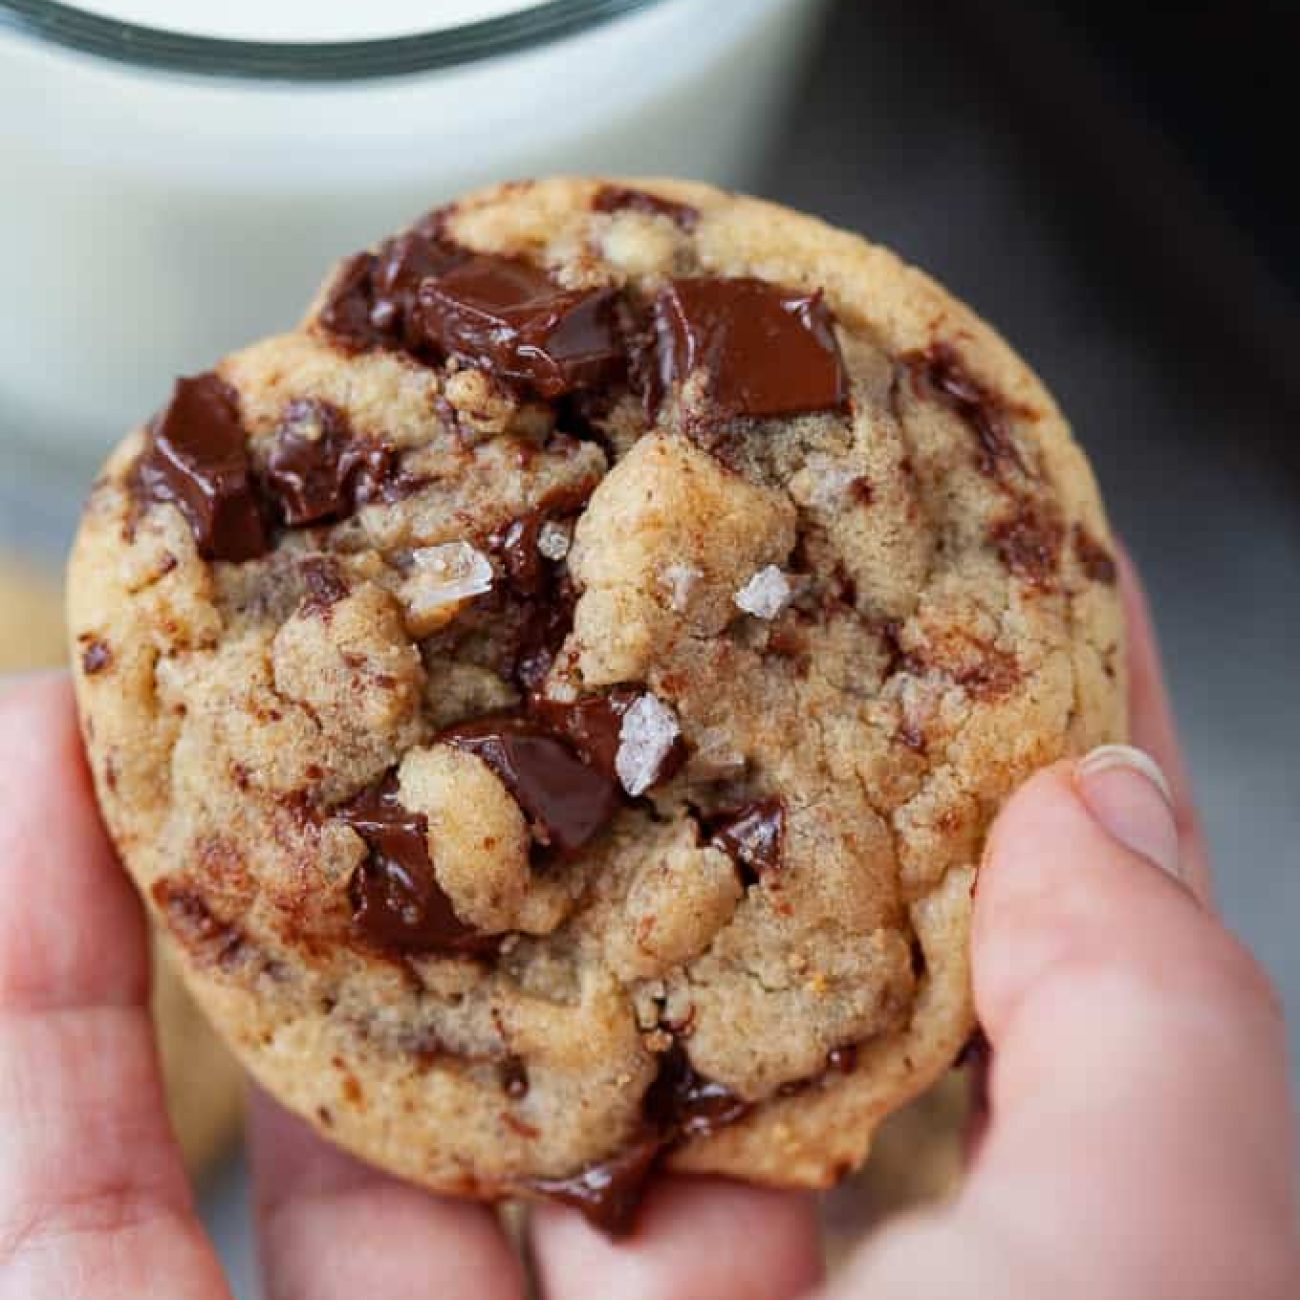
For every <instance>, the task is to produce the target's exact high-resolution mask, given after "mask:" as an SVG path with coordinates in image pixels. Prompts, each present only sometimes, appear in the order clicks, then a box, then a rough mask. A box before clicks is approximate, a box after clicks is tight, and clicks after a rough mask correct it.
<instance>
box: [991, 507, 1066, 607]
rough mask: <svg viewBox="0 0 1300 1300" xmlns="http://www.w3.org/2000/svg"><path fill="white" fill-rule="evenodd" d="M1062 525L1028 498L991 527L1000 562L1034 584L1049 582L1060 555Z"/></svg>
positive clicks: (1042, 585) (1047, 583)
mask: <svg viewBox="0 0 1300 1300" xmlns="http://www.w3.org/2000/svg"><path fill="white" fill-rule="evenodd" d="M1061 534H1062V528H1061V524H1060V522H1059V521H1058V520H1056V519H1054V518H1051V517H1049V516H1048V515H1046V514H1044V513H1043V511H1042V510H1040V509H1039V508H1038V507H1037V506H1035V505H1033V504H1032V503H1029V502H1023V503H1021V505H1020V507H1019V508H1018V509H1017V510H1016V513H1015V514H1013V515H1011V516H1010V517H1009V518H1007V519H1004V520H1002V521H1001V522H999V523H997V524H995V525H994V526H993V528H992V529H991V530H990V535H991V537H992V540H993V544H994V546H995V547H996V548H997V552H998V555H999V557H1000V558H1001V560H1002V563H1003V564H1005V565H1006V566H1007V568H1008V569H1010V570H1011V572H1012V573H1014V574H1015V575H1016V576H1017V577H1019V578H1021V579H1022V580H1023V581H1025V582H1027V583H1030V584H1031V585H1032V586H1035V587H1047V586H1048V585H1050V583H1051V580H1052V578H1053V576H1054V575H1055V573H1056V570H1057V566H1058V565H1059V563H1060V559H1061V541H1062V537H1061Z"/></svg>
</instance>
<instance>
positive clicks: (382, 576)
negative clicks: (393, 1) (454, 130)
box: [69, 180, 1124, 1230]
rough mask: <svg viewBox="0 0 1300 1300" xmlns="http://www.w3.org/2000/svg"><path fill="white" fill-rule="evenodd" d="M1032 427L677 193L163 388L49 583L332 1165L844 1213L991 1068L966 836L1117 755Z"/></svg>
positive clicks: (548, 185)
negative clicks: (877, 1151)
mask: <svg viewBox="0 0 1300 1300" xmlns="http://www.w3.org/2000/svg"><path fill="white" fill-rule="evenodd" d="M1110 546H1111V543H1110V539H1109V534H1108V530H1107V526H1106V521H1105V518H1104V515H1103V513H1102V509H1101V506H1100V503H1099V501H1098V497H1097V492H1096V488H1095V486H1094V484H1093V480H1092V476H1091V474H1090V472H1089V469H1088V466H1087V464H1086V462H1085V460H1084V458H1083V456H1082V454H1081V453H1080V451H1079V450H1078V448H1077V447H1076V446H1075V445H1074V443H1073V442H1072V441H1071V439H1070V435H1069V432H1068V430H1067V427H1066V425H1065V423H1064V421H1063V420H1062V418H1061V416H1060V414H1059V412H1058V411H1057V409H1056V407H1055V406H1054V404H1053V403H1052V400H1051V398H1050V397H1049V396H1048V394H1047V393H1046V392H1045V391H1044V390H1043V388H1042V386H1041V385H1040V384H1039V383H1038V381H1037V380H1036V379H1035V377H1034V376H1033V375H1032V374H1031V373H1030V372H1029V370H1028V369H1027V368H1026V367H1025V366H1024V364H1023V363H1022V362H1020V361H1019V360H1018V359H1017V358H1016V357H1015V355H1014V354H1013V353H1012V352H1011V351H1010V350H1009V349H1008V348H1007V346H1006V345H1005V344H1004V343H1003V342H1002V341H1001V339H999V338H998V337H997V335H996V334H994V333H993V331H991V330H990V329H989V328H988V327H987V326H986V325H985V324H983V322H981V321H980V320H979V319H978V318H977V317H975V316H974V315H972V314H971V313H970V312H969V311H968V310H967V309H966V308H965V307H963V306H962V305H960V304H959V303H957V302H955V301H954V300H953V299H952V298H950V297H949V296H948V295H947V294H946V293H944V292H943V291H942V290H941V289H939V288H938V287H937V286H936V285H935V284H933V283H932V282H931V281H930V280H928V279H926V278H925V277H924V276H923V275H921V274H920V273H919V272H917V271H914V270H911V269H910V268H908V267H905V266H903V265H902V264H901V263H900V262H899V261H898V260H897V259H896V258H894V257H893V256H892V255H891V254H889V253H888V252H886V251H884V250H883V249H880V248H876V247H873V246H871V245H868V244H866V243H864V242H863V241H862V240H860V239H857V238H855V237H853V236H851V235H848V234H844V233H841V232H838V231H835V230H832V229H830V228H828V227H826V226H824V225H822V224H821V223H820V222H817V221H814V220H813V219H811V218H809V217H804V216H800V215H798V214H795V213H793V212H789V211H786V210H784V209H782V208H777V207H773V206H771V205H769V204H765V203H761V202H758V201H756V200H753V199H747V198H740V197H737V196H734V195H730V194H723V193H720V192H718V191H715V190H712V189H709V188H707V187H704V186H700V185H690V184H684V183H676V182H668V181H653V182H645V183H636V184H628V183H620V184H617V185H615V184H605V183H600V182H597V181H585V180H555V181H545V182H537V183H531V184H515V185H509V186H504V187H501V188H498V189H494V190H490V191H486V192H483V193H479V194H475V195H471V196H470V197H468V198H466V199H464V200H462V201H461V202H459V203H456V204H453V205H452V206H450V207H448V208H445V209H442V210H440V211H439V212H437V213H435V214H433V215H431V216H430V217H429V218H427V219H425V220H424V221H422V222H420V223H419V224H417V225H416V226H414V227H413V228H412V229H410V230H409V231H407V232H405V233H404V234H401V235H399V236H397V237H396V238H394V239H391V240H389V241H387V242H386V243H384V244H382V245H380V246H379V247H378V248H376V249H374V250H372V251H369V252H364V253H360V254H358V255H356V256H354V257H352V258H350V259H349V260H348V261H346V262H344V263H343V264H342V265H341V266H340V267H339V268H338V269H337V270H336V271H335V273H334V274H333V275H332V276H331V277H330V278H329V280H328V282H327V283H326V285H325V287H324V288H323V290H322V292H321V294H320V296H319V298H318V299H317V301H316V303H315V304H314V306H313V307H312V309H311V311H310V313H309V314H308V316H307V318H306V320H305V321H304V322H303V324H302V325H301V326H300V327H299V328H298V329H296V330H294V331H292V332H291V333H288V334H285V335H282V336H280V337H278V338H272V339H269V340H267V341H265V342H262V343H259V344H256V345H254V346H253V347H250V348H248V349H246V350H244V351H242V352H239V353H236V354H235V355H233V356H230V357H227V358H226V359H225V360H224V361H221V362H220V363H219V364H217V365H216V366H215V368H214V369H213V370H212V371H211V372H209V373H206V374H202V375H197V376H193V377H191V378H186V379H182V380H180V381H178V382H177V384H176V387H175V389H174V391H173V392H172V394H171V396H170V398H169V399H167V400H166V401H165V402H164V404H163V405H162V408H161V410H160V411H159V413H158V414H157V415H156V416H155V417H154V418H153V420H152V421H151V422H150V423H149V424H148V425H147V426H145V427H144V428H141V429H139V430H137V431H136V432H135V433H133V434H132V435H131V436H130V437H128V438H127V439H126V441H125V442H123V443H122V445H121V446H120V447H119V448H118V450H117V451H116V452H115V453H114V455H113V456H112V457H111V459H110V460H109V463H108V466H107V468H106V470H105V473H104V476H103V478H102V479H101V480H100V481H99V483H98V484H97V485H96V486H95V489H94V491H93V492H92V494H91V497H90V501H89V504H88V505H87V508H86V514H85V519H84V522H83V526H82V529H81V534H80V537H79V539H78V541H77V544H76V549H75V552H74V554H73V557H72V561H71V567H70V572H69V580H70V588H71V592H70V611H71V625H72V635H73V643H74V652H75V653H74V658H75V660H76V664H77V678H78V682H77V685H78V693H79V697H80V703H81V710H82V717H83V722H84V727H85V735H86V741H87V747H88V749H89V752H90V755H91V760H92V764H93V767H94V773H95V778H96V782H97V786H98V791H99V797H100V800H101V802H102V804H103V808H104V812H105V816H106V819H107V821H108V824H109V826H110V828H111V830H112V833H113V836H114V838H115V840H116V843H117V845H118V848H119V850H120V852H121V854H122V857H123V859H124V861H125V862H126V864H127V866H128V868H129V869H130V871H131V872H132V874H133V875H134V876H135V878H136V880H137V881H138V882H139V884H140V887H141V889H142V890H143V892H144V893H145V895H146V896H147V897H148V899H149V900H150V903H151V905H152V907H153V908H154V909H155V911H156V912H157V914H158V917H159V919H160V921H161V923H162V925H163V927H164V928H165V930H166V931H167V932H168V933H169V934H170V936H171V939H172V942H173V944H174V946H175V947H176V949H177V950H178V952H179V954H180V957H181V959H182V961H183V964H184V967H185V970H186V972H187V974H188V978H189V980H190V982H191V984H192V986H193V988H194V989H195V991H196V993H197V994H198V996H199V997H200V999H201V1000H202V1002H203V1004H204V1005H205V1007H206V1008H207V1010H208V1012H209V1014H210V1015H211V1016H212V1018H213V1019H214V1020H215V1021H216V1023H217V1024H218V1025H219V1026H220V1027H221V1028H222V1029H223V1031H224V1032H225V1034H226V1035H227V1036H228V1037H229V1039H230V1040H231V1042H232V1043H233V1044H234V1046H235V1047H236V1049H237V1051H238V1052H239V1053H240V1055H241V1056H242V1057H243V1059H244V1061H245V1062H246V1063H247V1065H248V1066H249V1068H250V1069H251V1070H252V1071H253V1072H254V1074H256V1075H257V1076H258V1078H259V1079H261V1081H262V1082H263V1083H264V1084H265V1085H266V1086H267V1087H268V1088H269V1089H270V1090H271V1091H272V1092H274V1093H275V1094H276V1095H277V1096H278V1097H279V1098H280V1099H281V1100H282V1101H284V1102H285V1103H286V1104H287V1105H289V1106H291V1107H293V1108H294V1109H295V1110H297V1111H298V1112H300V1113H301V1114H303V1115H305V1116H306V1117H308V1118H309V1119H310V1120H311V1121H312V1122H313V1123H314V1124H315V1125H316V1126H317V1127H318V1128H319V1129H320V1130H321V1131H322V1132H323V1133H324V1134H326V1135H327V1136H328V1137H330V1138H332V1139H333V1140H335V1141H337V1142H339V1143H341V1144H342V1145H344V1146H346V1147H348V1148H350V1149H352V1150H354V1151H356V1152H358V1153H360V1154H361V1155H363V1156H365V1157H366V1158H368V1159H370V1160H373V1161H375V1162H376V1163H378V1164H380V1165H383V1166H386V1167H388V1168H390V1169H392V1170H395V1171H396V1172H398V1173H400V1174H402V1175H405V1176H406V1177H409V1178H412V1179H415V1180H417V1181H419V1182H422V1183H424V1184H426V1185H428V1186H430V1187H434V1188H438V1189H440V1190H443V1191H450V1192H456V1193H463V1194H466V1195H471V1196H479V1197H488V1198H492V1197H499V1196H507V1195H525V1196H527V1195H533V1196H549V1197H555V1198H558V1199H560V1200H563V1201H567V1202H570V1203H572V1204H574V1205H577V1206H580V1207H581V1208H582V1209H583V1210H585V1211H586V1212H587V1213H588V1214H589V1215H590V1216H591V1217H592V1218H594V1219H595V1220H597V1221H598V1222H600V1223H602V1224H604V1225H605V1226H607V1227H609V1228H610V1229H611V1230H618V1229H620V1228H622V1227H626V1226H627V1225H628V1223H629V1222H630V1221H631V1218H632V1215H633V1213H634V1210H635V1206H636V1202H637V1198H638V1196H639V1194H640V1191H641V1189H642V1187H643V1185H644V1183H645V1180H646V1178H647V1177H648V1176H650V1175H651V1174H652V1172H653V1171H654V1170H655V1169H656V1168H658V1167H661V1166H669V1167H672V1168H676V1169H690V1170H698V1171H713V1172H717V1173H722V1174H728V1175H733V1176H737V1177H741V1178H746V1179H750V1180H754V1181H757V1182H762V1183H770V1184H777V1185H793V1186H824V1185H826V1184H828V1183H829V1182H831V1181H833V1180H834V1179H835V1178H837V1177H839V1176H840V1175H842V1174H843V1173H845V1172H846V1171H847V1170H849V1169H851V1168H852V1167H854V1166H855V1165H856V1164H857V1163H859V1162H860V1161H861V1160H862V1159H863V1157H864V1156H865V1154H866V1152H867V1148H868V1145H869V1143H870V1140H871V1134H872V1130H873V1128H874V1127H875V1126H876V1124H877V1123H878V1121H879V1120H880V1119H881V1118H882V1117H883V1116H884V1115H885V1114H886V1113H888V1112H889V1111H890V1110H892V1109H894V1108H895V1107H897V1106H899V1105H900V1104H901V1103H902V1102H904V1101H905V1100H907V1099H908V1098H910V1097H912V1096H913V1095H915V1094H917V1093H918V1092H919V1091H920V1090H921V1089H922V1088H923V1087H925V1085H927V1084H928V1083H929V1082H931V1081H932V1080H933V1079H935V1078H936V1077H937V1076H938V1075H939V1074H940V1073H942V1072H943V1071H944V1070H945V1069H946V1068H947V1066H948V1065H949V1064H950V1062H951V1061H952V1060H953V1058H954V1056H955V1055H956V1054H957V1052H958V1051H959V1049H960V1047H961V1045H962V1043H963V1042H964V1041H965V1040H966V1039H967V1037H968V1036H969V1035H970V1033H971V1029H972V1012H971V998H970V990H969V976H968V958H967V934H968V927H969V919H970V911H971V901H970V900H971V887H972V884H973V880H974V874H975V868H976V863H977V862H978V860H979V856H980V851H981V846H982V840H983V837H984V834H985V831H986V829H987V827H988V825H989V822H990V820H991V818H992V817H993V815H994V813H995V812H996V810H997V808H998V805H999V802H1000V801H1001V800H1002V799H1003V798H1004V797H1005V796H1006V795H1007V794H1008V792H1009V791H1010V790H1011V789H1012V788H1013V787H1014V786H1015V785H1016V784H1017V782H1019V781H1020V780H1021V779H1022V778H1023V777H1024V776H1026V775H1027V774H1028V773H1029V772H1030V771H1031V770H1033V769H1034V768H1035V767H1037V766H1039V765H1040V764H1043V763H1046V762H1048V761H1050V760H1053V759H1055V758H1058V757H1059V756H1061V755H1062V754H1066V753H1070V752H1075V751H1079V750H1083V749H1086V748H1087V747H1089V746H1091V745H1093V744H1095V743H1098V742H1100V741H1104V740H1119V739H1121V738H1122V736H1123V731H1124V721H1123V701H1124V680H1123V673H1124V669H1123V655H1122V647H1121V637H1122V631H1121V623H1120V613H1119V606H1118V600H1117V596H1116V591H1115V586H1114V576H1115V575H1114V566H1113V563H1112V561H1111V555H1110Z"/></svg>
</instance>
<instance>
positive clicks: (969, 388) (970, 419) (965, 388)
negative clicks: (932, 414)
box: [903, 343, 1025, 475]
mask: <svg viewBox="0 0 1300 1300" xmlns="http://www.w3.org/2000/svg"><path fill="white" fill-rule="evenodd" d="M903 364H904V365H905V366H906V367H907V370H908V372H909V373H910V374H911V376H912V383H913V386H914V387H916V388H917V390H918V391H921V392H929V393H930V394H932V395H933V396H934V397H936V398H937V399H938V400H939V401H941V402H942V403H943V404H944V405H945V406H946V407H947V408H948V409H949V410H950V411H952V412H954V413H955V414H956V415H957V416H958V417H959V418H961V419H962V420H964V421H965V422H966V424H967V425H969V426H970V428H971V429H972V430H973V431H974V433H975V437H976V438H977V439H978V441H979V446H980V469H981V470H983V472H984V473H985V474H990V475H991V474H996V473H997V471H998V466H999V465H1000V464H1001V463H1003V462H1009V463H1010V464H1012V465H1015V466H1017V467H1018V468H1019V469H1021V470H1023V469H1024V468H1025V463H1024V461H1023V460H1022V459H1021V457H1020V452H1019V450H1018V449H1017V448H1016V443H1015V439H1014V438H1013V437H1012V436H1011V427H1010V423H1009V418H1008V417H1009V416H1010V414H1011V411H1012V407H1011V404H1010V403H1009V402H1008V401H1007V400H1006V399H1005V398H1003V397H1001V396H1000V395H999V394H997V393H995V392H993V391H991V390H990V389H988V388H985V387H984V385H983V384H981V383H980V382H979V380H977V379H976V378H975V377H974V376H973V375H971V374H970V373H969V371H967V370H966V368H965V366H964V364H963V363H962V360H961V357H960V356H959V355H958V354H957V349H956V348H954V347H953V346H952V344H950V343H935V344H934V345H933V346H931V347H930V349H929V350H928V351H926V352H913V353H909V354H908V355H907V356H906V357H904V358H903Z"/></svg>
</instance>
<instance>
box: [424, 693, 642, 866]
mask: <svg viewBox="0 0 1300 1300" xmlns="http://www.w3.org/2000/svg"><path fill="white" fill-rule="evenodd" d="M438 739H439V740H442V741H444V742H445V743H447V744H449V745H455V746H456V747H457V748H458V749H463V750H465V751H466V752H467V753H470V754H474V755H476V756H477V757H479V758H481V759H482V760H483V761H484V762H485V763H486V764H487V765H488V766H489V767H490V768H491V769H492V770H493V771H494V772H495V773H496V774H497V776H499V777H500V778H501V781H502V783H503V784H504V785H505V787H506V789H508V790H509V791H510V793H511V794H512V795H514V797H515V800H516V802H517V803H518V804H519V806H520V808H522V809H523V811H524V814H525V816H527V818H528V820H529V822H530V824H531V827H532V832H533V837H534V839H535V840H536V841H537V842H538V843H539V844H541V845H543V846H546V847H549V848H551V849H553V850H554V851H555V852H556V853H558V854H560V855H561V856H567V855H569V854H572V853H576V852H577V851H578V850H579V849H581V848H582V847H583V846H584V845H586V844H588V843H589V842H590V841H591V840H592V839H594V838H595V837H596V836H597V835H598V834H599V833H600V832H601V831H602V830H603V829H604V828H605V827H606V826H607V825H608V824H609V822H610V821H611V820H612V819H613V817H614V815H615V813H617V812H618V810H619V807H620V806H621V798H620V788H619V786H618V783H617V782H616V781H614V780H612V779H611V778H610V777H609V776H608V775H606V774H605V773H603V772H599V771H597V770H596V769H595V768H593V767H589V766H588V765H587V764H586V763H584V762H583V761H582V759H581V758H579V757H578V755H577V754H576V753H575V752H574V750H573V749H572V747H571V746H569V745H568V744H566V743H565V742H564V741H563V740H561V739H560V738H559V737H557V736H555V735H554V734H552V733H551V732H550V731H549V730H547V729H546V728H545V727H543V726H542V725H540V724H539V723H537V722H534V721H530V720H529V719H528V718H524V717H520V716H517V715H515V714H496V715H493V716H489V717H486V718H479V719H477V720H475V721H473V722H466V723H461V724H459V725H458V726H455V727H451V728H449V729H448V730H446V731H444V732H442V733H441V734H440V735H439V737H438Z"/></svg>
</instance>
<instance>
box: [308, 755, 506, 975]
mask: <svg viewBox="0 0 1300 1300" xmlns="http://www.w3.org/2000/svg"><path fill="white" fill-rule="evenodd" d="M334 816H335V817H336V818H338V820H339V821H342V822H344V823H346V824H347V825H348V826H351V827H352V829H353V830H354V831H356V833H357V834H358V835H360V836H361V838H362V839H363V840H365V842H366V847H367V848H368V849H369V850H370V853H369V856H368V857H367V858H366V860H365V861H364V862H363V863H361V865H360V866H359V867H357V869H356V870H355V871H354V872H353V873H352V878H351V880H350V881H349V882H348V898H349V901H350V902H351V904H352V917H353V921H354V923H355V924H356V926H357V928H358V930H360V932H361V933H362V934H363V935H364V936H365V938H366V939H368V940H369V941H370V942H371V943H372V944H374V945H375V946H376V947H378V948H382V949H386V950H388V951H390V952H397V953H417V952H448V953H483V952H490V951H493V950H494V949H495V948H496V946H497V940H496V939H495V938H493V937H492V936H489V935H484V934H481V933H480V932H479V931H477V930H475V929H474V928H473V927H472V926H468V925H466V924H465V923H464V922H463V921H462V920H461V919H460V918H459V917H458V916H457V915H456V912H455V909H454V908H453V907H452V905H451V899H449V898H448V897H447V895H446V893H445V892H444V891H443V888H442V886H441V885H439V884H438V878H437V876H436V875H434V871H433V863H432V861H431V860H430V858H429V842H428V839H427V838H426V837H427V834H428V830H429V823H428V819H427V818H426V817H425V816H424V815H423V814H422V813H413V812H410V811H408V810H407V809H406V808H403V807H402V804H401V802H400V800H399V795H398V783H397V776H396V774H395V773H393V774H390V775H388V776H387V777H385V778H384V779H383V780H382V781H380V782H379V783H378V784H376V785H372V786H370V787H369V789H366V790H363V791H362V792H361V793H360V794H359V795H357V796H356V797H355V798H354V799H352V800H350V801H349V802H348V803H346V804H343V805H341V806H340V807H338V808H336V809H335V810H334Z"/></svg>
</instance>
